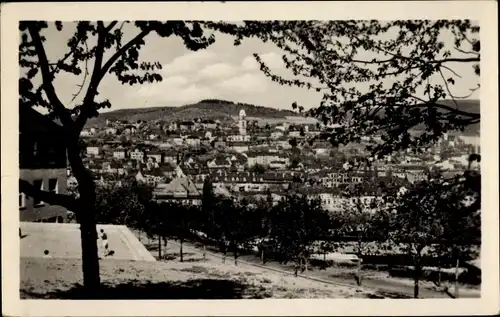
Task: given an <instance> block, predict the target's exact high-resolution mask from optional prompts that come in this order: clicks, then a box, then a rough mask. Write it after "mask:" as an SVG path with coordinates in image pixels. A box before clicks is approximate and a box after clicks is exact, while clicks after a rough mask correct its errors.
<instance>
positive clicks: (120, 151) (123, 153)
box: [113, 149, 127, 160]
mask: <svg viewBox="0 0 500 317" xmlns="http://www.w3.org/2000/svg"><path fill="white" fill-rule="evenodd" d="M126 156H127V153H126V151H125V150H124V149H117V150H115V151H113V158H115V159H118V160H123V159H125V157H126Z"/></svg>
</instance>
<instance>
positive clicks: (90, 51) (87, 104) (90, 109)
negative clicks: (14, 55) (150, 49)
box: [19, 21, 215, 292]
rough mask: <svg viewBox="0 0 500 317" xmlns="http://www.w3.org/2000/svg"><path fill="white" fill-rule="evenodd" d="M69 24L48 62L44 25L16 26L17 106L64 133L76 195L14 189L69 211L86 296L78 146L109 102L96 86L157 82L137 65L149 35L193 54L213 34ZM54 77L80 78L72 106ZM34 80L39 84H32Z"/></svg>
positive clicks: (93, 275) (92, 246)
mask: <svg viewBox="0 0 500 317" xmlns="http://www.w3.org/2000/svg"><path fill="white" fill-rule="evenodd" d="M54 24H55V27H56V28H57V30H59V31H60V30H62V28H63V27H69V26H68V25H67V24H63V23H62V22H60V21H56V22H55V23H54ZM125 24H128V25H132V26H134V27H135V29H136V30H137V33H136V35H135V36H133V37H132V38H131V39H130V40H129V41H128V42H124V41H123V38H124V32H123V31H122V27H123V26H124V25H125ZM73 25H76V28H75V31H74V33H73V36H72V37H71V38H70V40H69V41H68V42H67V43H64V44H62V45H65V46H66V53H65V54H64V56H62V57H60V58H58V59H57V60H49V59H48V56H47V53H46V48H45V42H46V40H47V39H46V37H45V36H44V34H45V33H44V31H45V30H46V29H47V28H48V27H49V23H47V22H44V21H22V22H20V23H19V30H20V35H21V44H20V45H19V66H20V67H21V76H20V79H19V107H33V106H41V107H44V108H46V109H47V110H48V111H49V113H50V115H51V116H52V117H53V118H56V119H58V120H59V121H60V122H61V124H62V126H63V129H64V131H65V143H66V144H65V145H66V147H67V153H68V161H69V164H70V165H71V170H72V172H73V175H74V176H75V178H76V180H77V182H78V189H79V194H80V197H79V198H74V197H72V196H67V195H63V194H54V193H48V192H45V191H40V190H39V189H36V188H35V187H33V186H32V185H31V184H30V183H29V182H27V181H23V180H20V181H19V185H20V186H19V187H20V191H21V192H24V193H25V194H26V195H28V196H31V197H35V198H37V199H41V200H43V201H45V202H47V203H49V204H53V205H61V206H63V207H66V208H67V209H68V210H71V211H73V212H75V214H76V218H77V221H78V222H79V223H80V231H81V244H82V264H83V267H82V270H83V280H84V285H85V287H86V289H87V290H88V291H89V292H92V291H93V290H95V289H96V288H97V287H98V286H99V285H100V278H99V262H98V253H97V232H96V226H95V224H96V219H95V201H96V194H95V183H94V181H93V179H92V177H91V174H90V173H89V171H88V170H87V169H86V168H85V166H84V165H83V162H82V158H81V154H80V150H79V147H78V144H79V143H78V142H79V139H80V132H81V131H82V129H83V127H84V126H85V124H86V123H87V121H88V120H89V119H90V118H92V117H96V116H98V114H99V110H101V109H103V108H109V107H110V106H111V104H110V102H109V101H107V100H98V99H97V98H96V97H97V96H98V95H99V84H100V83H101V81H102V79H103V78H104V77H105V76H106V75H108V74H109V75H113V76H115V77H116V78H117V79H118V80H119V81H120V82H121V83H123V84H129V85H135V84H143V83H151V82H159V81H161V80H162V77H161V76H160V75H159V74H158V73H157V72H156V70H158V69H161V64H160V63H159V62H139V54H140V50H141V48H143V47H144V45H145V44H146V42H145V39H146V37H147V36H148V35H150V34H156V35H158V36H159V37H162V38H166V37H170V36H178V37H180V38H181V39H182V40H183V42H184V45H185V47H186V48H187V49H189V50H193V51H196V50H199V49H204V48H206V47H208V46H209V45H211V44H212V43H214V41H215V38H214V36H213V35H211V36H204V33H203V29H202V27H201V25H200V23H198V22H183V21H167V22H162V21H136V22H129V21H123V22H118V21H112V22H108V23H107V24H105V23H104V22H102V21H97V22H88V21H80V22H77V23H75V24H73ZM51 27H54V26H53V25H51ZM106 56H109V58H106ZM90 66H92V69H90ZM60 73H67V74H71V75H75V76H78V75H81V76H82V77H83V79H82V84H81V86H80V89H79V91H78V92H77V93H76V94H75V95H74V98H73V99H74V100H75V99H76V98H77V97H78V96H79V95H80V94H81V93H82V94H83V95H82V96H83V98H82V101H81V102H80V103H78V104H77V105H76V106H74V107H73V108H71V106H70V105H65V104H64V103H63V102H62V101H61V99H60V98H59V96H58V93H57V91H56V87H55V86H54V79H55V77H56V76H57V75H58V74H60ZM37 76H38V77H37ZM37 78H40V79H41V81H42V84H41V85H39V86H37V84H36V82H37V81H36V79H37Z"/></svg>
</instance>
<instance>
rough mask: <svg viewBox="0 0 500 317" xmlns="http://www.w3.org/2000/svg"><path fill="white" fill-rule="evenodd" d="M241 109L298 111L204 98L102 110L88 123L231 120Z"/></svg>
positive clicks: (277, 115)
mask: <svg viewBox="0 0 500 317" xmlns="http://www.w3.org/2000/svg"><path fill="white" fill-rule="evenodd" d="M242 109H243V110H245V113H246V115H247V116H248V117H257V118H267V119H286V117H289V116H298V114H297V113H294V112H292V111H290V110H279V109H275V108H266V107H262V106H256V105H251V104H245V103H235V102H232V101H227V100H218V99H206V100H201V101H199V102H197V103H194V104H189V105H185V106H181V107H148V108H134V109H120V110H115V111H110V112H105V113H101V114H100V115H99V117H97V118H93V119H91V120H89V126H99V125H102V124H104V123H105V122H106V119H110V120H128V121H129V122H136V121H137V120H145V121H154V120H163V121H175V120H192V119H197V118H202V119H213V120H217V119H218V120H221V121H230V120H233V117H234V116H238V114H239V112H240V110H242Z"/></svg>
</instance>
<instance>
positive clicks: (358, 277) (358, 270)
mask: <svg viewBox="0 0 500 317" xmlns="http://www.w3.org/2000/svg"><path fill="white" fill-rule="evenodd" d="M361 261H362V260H361V257H359V259H358V265H357V270H356V279H357V282H358V286H361V283H362V282H361V265H362V263H361Z"/></svg>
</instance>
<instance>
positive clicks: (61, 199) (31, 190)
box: [19, 179, 77, 212]
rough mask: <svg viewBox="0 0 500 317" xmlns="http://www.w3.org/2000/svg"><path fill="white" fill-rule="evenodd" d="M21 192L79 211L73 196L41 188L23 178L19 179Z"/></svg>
mask: <svg viewBox="0 0 500 317" xmlns="http://www.w3.org/2000/svg"><path fill="white" fill-rule="evenodd" d="M19 192H21V193H24V194H26V195H27V196H29V197H33V198H35V199H38V200H40V201H43V202H46V203H48V204H50V205H57V206H62V207H65V208H67V209H68V210H70V211H73V212H76V211H77V208H75V207H76V205H77V201H76V199H75V198H73V197H72V196H70V195H63V194H56V193H53V192H47V191H43V190H40V189H39V188H36V187H34V186H33V185H31V184H30V183H29V182H28V181H25V180H22V179H20V180H19Z"/></svg>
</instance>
